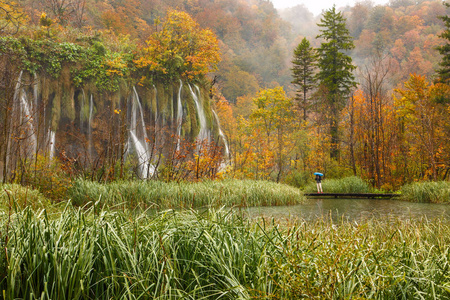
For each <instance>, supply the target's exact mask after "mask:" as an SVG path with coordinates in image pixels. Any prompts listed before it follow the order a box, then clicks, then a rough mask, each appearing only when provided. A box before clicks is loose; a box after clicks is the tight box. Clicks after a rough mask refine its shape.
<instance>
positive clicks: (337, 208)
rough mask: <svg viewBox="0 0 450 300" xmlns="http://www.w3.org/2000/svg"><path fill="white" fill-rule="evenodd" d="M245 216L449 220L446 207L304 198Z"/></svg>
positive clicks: (253, 209) (257, 209)
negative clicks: (292, 204)
mask: <svg viewBox="0 0 450 300" xmlns="http://www.w3.org/2000/svg"><path fill="white" fill-rule="evenodd" d="M241 211H242V212H246V213H247V214H248V215H249V217H251V218H253V217H260V216H263V217H274V218H277V219H283V218H299V219H304V220H314V219H317V218H323V217H325V218H329V217H330V216H331V218H332V220H333V221H338V220H341V219H342V218H344V219H346V220H349V221H360V220H364V219H370V218H378V219H385V218H401V219H420V218H423V217H425V218H428V219H434V218H445V219H449V220H450V205H448V204H430V203H412V202H405V201H399V200H377V199H335V198H323V199H307V200H306V201H305V202H304V203H303V204H299V205H294V206H271V207H250V208H245V209H241Z"/></svg>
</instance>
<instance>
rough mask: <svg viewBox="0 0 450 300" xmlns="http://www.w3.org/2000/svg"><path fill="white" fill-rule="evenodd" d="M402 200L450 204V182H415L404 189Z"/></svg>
mask: <svg viewBox="0 0 450 300" xmlns="http://www.w3.org/2000/svg"><path fill="white" fill-rule="evenodd" d="M401 199H402V200H406V201H412V202H423V203H447V202H450V182H448V181H433V182H431V181H427V182H415V183H411V184H407V185H404V186H403V187H402V195H401Z"/></svg>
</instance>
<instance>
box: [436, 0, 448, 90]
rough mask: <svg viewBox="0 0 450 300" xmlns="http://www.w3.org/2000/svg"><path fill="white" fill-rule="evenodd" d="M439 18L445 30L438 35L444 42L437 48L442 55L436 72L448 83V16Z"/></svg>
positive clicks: (446, 4)
mask: <svg viewBox="0 0 450 300" xmlns="http://www.w3.org/2000/svg"><path fill="white" fill-rule="evenodd" d="M444 5H445V6H446V7H450V4H449V3H446V2H445V3H444ZM440 19H441V20H442V21H444V25H445V30H444V31H443V32H442V33H441V34H440V35H439V37H440V38H442V39H444V40H445V44H444V45H442V46H439V47H438V48H437V49H438V51H439V53H440V54H441V55H442V61H441V62H440V64H439V65H440V66H441V68H440V69H439V70H438V74H439V77H440V80H441V81H442V82H447V83H448V82H449V81H450V16H448V15H445V16H440Z"/></svg>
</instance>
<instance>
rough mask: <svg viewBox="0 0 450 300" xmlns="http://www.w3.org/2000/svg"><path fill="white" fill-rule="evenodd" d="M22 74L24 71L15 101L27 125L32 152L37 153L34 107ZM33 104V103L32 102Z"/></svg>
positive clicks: (17, 87)
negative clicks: (29, 101) (25, 87)
mask: <svg viewBox="0 0 450 300" xmlns="http://www.w3.org/2000/svg"><path fill="white" fill-rule="evenodd" d="M22 75H23V71H21V72H20V75H19V78H18V80H17V84H16V89H15V91H14V101H15V103H17V107H18V108H19V115H20V124H19V125H21V124H25V126H26V127H27V130H25V132H26V140H27V141H28V143H29V145H30V146H31V154H36V150H37V138H36V131H35V126H34V125H33V115H32V107H30V104H29V103H28V97H27V94H26V91H25V90H24V89H23V88H22ZM31 105H32V104H31Z"/></svg>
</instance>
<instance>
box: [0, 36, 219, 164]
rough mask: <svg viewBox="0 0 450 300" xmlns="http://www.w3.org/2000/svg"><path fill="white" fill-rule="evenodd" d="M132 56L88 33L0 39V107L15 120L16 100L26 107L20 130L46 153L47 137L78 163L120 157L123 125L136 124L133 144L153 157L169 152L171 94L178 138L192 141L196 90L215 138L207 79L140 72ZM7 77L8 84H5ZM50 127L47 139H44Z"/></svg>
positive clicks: (124, 147) (125, 141)
mask: <svg viewBox="0 0 450 300" xmlns="http://www.w3.org/2000/svg"><path fill="white" fill-rule="evenodd" d="M135 55H136V54H135V53H133V51H131V50H130V49H125V50H121V51H113V50H110V49H108V47H106V46H105V45H103V44H102V43H101V42H100V41H97V40H95V39H91V40H87V41H82V42H80V43H67V42H64V43H58V42H54V41H49V40H43V41H41V40H32V39H27V38H22V39H15V38H0V62H1V63H2V66H5V64H6V63H7V62H8V61H14V62H15V63H14V72H12V71H11V69H9V70H8V72H6V69H5V68H2V69H1V68H0V73H1V75H0V76H1V77H2V81H3V82H4V83H5V84H4V85H3V86H2V87H1V89H2V91H1V93H2V99H0V101H2V102H4V103H2V104H3V105H2V109H7V108H8V107H9V106H11V104H13V107H15V110H16V115H21V118H22V117H23V111H24V109H23V106H24V105H25V106H29V107H30V108H31V110H30V111H31V116H29V120H28V122H29V123H30V124H31V125H28V129H29V128H31V127H32V129H33V132H31V131H30V130H28V129H27V130H28V131H27V135H28V136H31V135H34V136H36V141H37V147H36V151H37V152H39V153H42V154H43V155H47V154H48V151H49V149H50V148H51V146H50V144H52V143H55V145H56V147H55V151H56V155H58V154H61V153H64V155H65V156H68V157H73V158H76V159H78V160H79V161H80V163H82V164H87V163H90V164H93V163H95V161H98V160H105V159H106V160H107V159H110V158H111V157H115V158H123V157H125V155H126V153H128V152H129V151H128V150H129V149H128V148H130V145H129V140H130V137H129V135H130V130H136V128H137V127H139V128H145V129H139V130H140V132H139V130H137V131H136V135H138V134H139V135H140V137H139V138H140V140H141V143H148V144H149V149H151V151H152V155H153V156H154V157H155V156H157V155H159V156H161V155H164V153H167V152H169V151H173V148H174V145H176V144H177V141H178V138H179V137H178V136H177V128H178V126H179V124H178V122H177V117H178V116H179V115H180V112H179V111H178V105H177V104H178V99H179V97H180V99H181V103H182V123H181V131H180V132H181V137H180V138H182V139H183V140H186V141H188V142H194V141H195V139H196V137H197V135H198V134H199V131H200V121H199V110H198V109H197V107H196V104H195V102H194V98H193V95H192V90H196V91H199V93H198V95H197V96H198V98H199V100H200V101H199V102H200V105H201V106H202V108H203V113H204V115H205V118H206V123H207V128H208V132H209V139H210V140H211V141H213V140H214V141H217V140H218V126H217V124H216V120H215V118H214V117H213V113H212V111H211V107H210V99H209V89H210V86H209V82H208V80H205V79H204V78H190V79H188V78H181V75H180V77H179V78H175V77H171V78H169V77H168V76H165V75H164V74H157V73H152V72H148V71H147V72H144V71H142V70H140V69H138V68H136V67H135V66H134V65H133V60H134V59H135V57H134V56H135ZM11 73H13V74H14V76H11ZM7 82H9V85H11V86H14V88H12V89H9V90H7V89H6V88H5V86H7V85H8V84H6V83H7ZM180 84H182V87H181V88H180ZM194 86H195V88H194ZM19 94H20V95H21V96H20V97H21V98H20V100H18V95H19ZM179 94H180V95H179ZM133 103H134V104H133ZM11 108H12V107H11ZM12 116H13V114H9V115H8V114H7V113H3V112H2V114H1V117H2V120H1V121H2V124H6V123H8V122H9V124H13V123H15V120H6V119H7V118H11V117H12ZM19 127H20V124H16V126H9V128H8V130H3V132H2V133H1V134H2V135H3V136H2V141H5V140H7V139H8V138H11V137H12V136H14V135H16V136H18V135H20V134H21V133H19V131H20V130H19ZM134 127H136V128H134ZM3 129H5V128H3ZM143 131H145V133H144V132H143ZM51 132H55V133H56V139H55V141H52V140H51V138H50V133H51ZM144 137H145V138H144ZM27 138H28V137H23V139H22V140H26V139H27ZM12 148H13V147H12V146H8V147H6V148H5V149H4V150H2V151H7V152H8V151H9V153H7V154H6V153H3V154H2V157H6V156H8V157H9V158H8V159H9V161H10V165H11V161H14V159H12V154H11V151H12ZM23 151H25V150H23V147H22V152H23ZM28 151H29V149H28ZM23 154H24V155H29V154H30V153H23ZM4 161H5V162H6V160H4Z"/></svg>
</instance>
